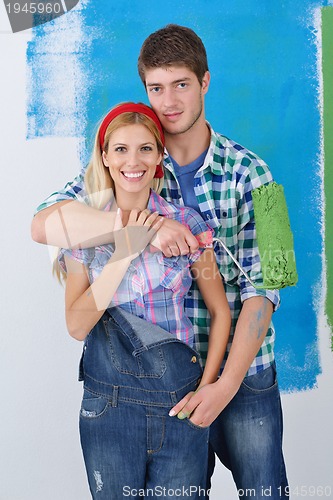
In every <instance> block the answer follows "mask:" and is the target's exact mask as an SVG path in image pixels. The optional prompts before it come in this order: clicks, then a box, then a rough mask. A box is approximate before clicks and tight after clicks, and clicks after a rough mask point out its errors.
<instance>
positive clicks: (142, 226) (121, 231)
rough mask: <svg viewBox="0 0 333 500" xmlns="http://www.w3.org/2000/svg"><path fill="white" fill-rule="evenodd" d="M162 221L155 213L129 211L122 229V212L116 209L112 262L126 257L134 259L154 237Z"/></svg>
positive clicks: (137, 210)
mask: <svg viewBox="0 0 333 500" xmlns="http://www.w3.org/2000/svg"><path fill="white" fill-rule="evenodd" d="M163 220H164V219H163V217H160V216H159V214H158V213H157V212H154V213H151V212H150V211H149V210H148V209H146V210H143V211H140V209H138V208H135V209H133V210H131V212H130V214H129V217H128V222H127V224H126V226H125V227H123V222H122V211H121V210H120V209H118V212H117V215H116V220H115V225H114V241H115V252H114V254H113V256H112V261H113V262H114V261H115V260H122V259H124V258H127V257H130V259H131V260H133V259H135V257H137V256H138V255H139V254H140V253H141V252H143V250H144V249H145V248H146V246H147V245H148V244H149V242H150V241H151V239H152V238H153V237H154V236H155V234H156V232H157V231H158V230H159V228H160V227H161V225H162V224H163Z"/></svg>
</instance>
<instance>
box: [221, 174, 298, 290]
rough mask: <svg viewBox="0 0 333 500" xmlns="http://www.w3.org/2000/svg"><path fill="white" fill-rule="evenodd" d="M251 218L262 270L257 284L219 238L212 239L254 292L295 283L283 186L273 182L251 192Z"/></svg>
mask: <svg viewBox="0 0 333 500" xmlns="http://www.w3.org/2000/svg"><path fill="white" fill-rule="evenodd" d="M252 200H253V209H254V219H255V223H256V233H257V242H258V249H259V255H260V263H261V270H262V278H263V280H262V284H260V286H259V285H257V284H256V283H255V282H254V281H253V280H252V279H251V278H250V277H249V275H248V274H247V272H246V271H245V269H244V268H243V267H242V266H241V264H240V263H239V262H238V261H237V259H236V258H235V257H234V255H232V253H231V252H230V250H229V249H228V248H227V246H226V245H225V243H224V242H223V241H222V240H221V238H219V237H214V238H213V241H217V242H218V243H219V244H220V245H221V246H222V247H223V249H224V250H225V251H226V252H227V254H228V255H229V256H230V258H231V259H232V260H233V262H234V263H235V264H236V266H237V267H238V269H239V270H240V271H241V272H242V274H243V275H244V276H245V278H246V279H247V280H248V281H249V282H250V283H251V285H252V286H253V287H254V288H257V289H269V290H277V289H280V288H285V287H287V286H294V285H296V283H297V279H298V277H297V270H296V260H295V252H294V243H293V235H292V232H291V229H290V222H289V216H288V209H287V203H286V199H285V196H284V190H283V186H282V185H279V184H277V183H276V182H272V183H271V184H266V185H264V186H260V187H259V188H256V189H254V190H253V191H252Z"/></svg>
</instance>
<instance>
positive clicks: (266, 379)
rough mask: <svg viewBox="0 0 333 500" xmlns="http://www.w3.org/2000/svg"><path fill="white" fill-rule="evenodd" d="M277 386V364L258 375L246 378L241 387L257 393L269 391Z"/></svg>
mask: <svg viewBox="0 0 333 500" xmlns="http://www.w3.org/2000/svg"><path fill="white" fill-rule="evenodd" d="M276 386H277V379H276V368H275V363H273V364H272V365H271V366H269V367H268V368H266V369H265V370H262V371H261V372H258V373H256V374H255V375H250V376H249V377H245V379H244V380H243V382H242V385H241V387H243V388H245V389H247V390H249V391H251V392H255V393H259V392H265V391H269V390H270V389H273V388H275V387H276Z"/></svg>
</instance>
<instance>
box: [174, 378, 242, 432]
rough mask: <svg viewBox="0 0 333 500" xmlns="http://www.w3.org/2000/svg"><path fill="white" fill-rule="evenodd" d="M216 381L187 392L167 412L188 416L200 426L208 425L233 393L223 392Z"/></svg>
mask: <svg viewBox="0 0 333 500" xmlns="http://www.w3.org/2000/svg"><path fill="white" fill-rule="evenodd" d="M221 389H222V387H221V384H219V382H218V381H216V382H214V383H212V384H207V385H204V386H202V387H200V388H199V389H198V390H197V391H196V392H189V393H188V394H187V395H186V396H185V397H184V398H183V399H181V400H180V401H179V402H178V403H177V404H176V405H175V406H174V407H173V408H172V409H171V410H170V412H169V415H170V416H171V417H173V416H174V415H177V417H178V418H180V419H184V418H189V419H190V420H191V422H192V423H193V424H195V425H199V426H200V427H208V426H209V425H211V424H212V423H213V422H214V420H215V419H216V418H217V417H218V416H219V414H220V413H221V412H222V411H223V410H224V408H225V407H226V406H227V404H228V403H229V402H230V401H231V399H232V397H233V394H227V393H223V391H222V390H221Z"/></svg>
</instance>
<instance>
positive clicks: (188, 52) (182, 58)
mask: <svg viewBox="0 0 333 500" xmlns="http://www.w3.org/2000/svg"><path fill="white" fill-rule="evenodd" d="M168 66H186V67H187V68H188V69H190V70H191V71H193V73H194V74H195V75H196V76H197V78H198V80H199V82H200V84H201V83H202V79H203V77H204V74H205V73H206V71H208V62H207V54H206V49H205V46H204V44H203V43H202V40H201V38H199V37H198V35H197V34H196V33H195V32H194V31H193V30H191V29H190V28H186V27H185V26H179V25H178V24H168V25H167V26H165V28H161V29H159V30H158V31H155V32H154V33H152V34H151V35H149V36H148V38H146V40H145V41H144V42H143V45H142V47H141V51H140V54H139V59H138V70H139V75H140V78H141V80H142V82H143V84H144V85H145V84H146V79H145V72H146V70H148V69H153V68H160V67H168Z"/></svg>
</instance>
